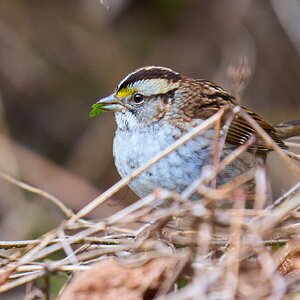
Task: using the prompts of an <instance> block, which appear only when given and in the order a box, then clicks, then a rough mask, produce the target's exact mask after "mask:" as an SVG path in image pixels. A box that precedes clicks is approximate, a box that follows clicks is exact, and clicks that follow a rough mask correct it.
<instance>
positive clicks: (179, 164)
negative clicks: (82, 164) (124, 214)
mask: <svg viewBox="0 0 300 300" xmlns="http://www.w3.org/2000/svg"><path fill="white" fill-rule="evenodd" d="M211 134H212V133H211ZM211 134H210V135H211ZM180 136H181V132H180V130H179V129H177V128H175V127H171V126H169V125H166V126H164V128H162V127H161V126H158V125H154V126H151V127H150V128H149V127H148V128H147V130H141V129H140V130H135V131H124V130H120V129H118V130H117V132H116V136H115V139H114V157H115V164H116V167H117V169H118V172H119V174H120V175H121V177H124V176H126V175H128V174H130V173H131V172H132V171H133V170H134V169H136V168H138V167H140V166H141V165H143V164H145V163H147V162H148V161H149V160H150V159H151V158H152V157H153V156H155V155H156V154H157V153H159V152H161V151H162V150H164V149H165V148H167V147H168V146H169V145H171V144H172V143H174V141H175V140H176V139H178V138H179V137H180ZM211 153H212V150H211V140H210V139H207V138H205V137H203V136H198V137H197V138H195V139H194V140H191V141H189V142H187V143H186V144H184V145H182V146H180V147H179V148H178V149H177V150H176V151H174V152H172V153H171V154H169V155H168V156H167V157H165V158H163V159H162V160H161V161H159V162H158V163H157V164H155V165H154V166H152V167H151V168H149V169H148V170H146V171H145V172H144V173H142V174H141V175H140V176H138V177H137V178H136V179H134V180H133V181H132V182H131V183H130V187H131V188H132V189H133V190H134V191H135V192H136V194H138V195H139V196H140V197H144V196H146V195H147V194H149V193H150V192H152V191H153V190H154V189H155V188H157V187H161V188H166V189H169V190H173V191H177V192H182V191H183V190H184V189H185V188H186V187H187V186H188V185H189V184H190V183H191V182H192V181H194V180H195V179H197V178H198V177H199V176H200V175H201V170H202V168H203V166H204V165H205V164H209V163H211V161H210V160H211Z"/></svg>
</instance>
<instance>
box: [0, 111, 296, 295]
mask: <svg viewBox="0 0 300 300" xmlns="http://www.w3.org/2000/svg"><path fill="white" fill-rule="evenodd" d="M228 111H229V113H228ZM224 112H225V110H221V111H219V112H218V113H217V114H215V115H214V116H213V117H211V118H210V119H208V120H207V121H205V122H203V123H202V124H201V125H199V126H198V127H196V128H195V129H194V130H193V131H192V132H190V133H188V134H187V135H185V136H183V137H182V138H181V139H179V140H178V141H177V142H175V143H174V144H173V145H171V146H170V147H168V148H167V149H166V150H165V151H163V152H161V153H159V154H158V155H157V156H155V157H154V158H153V159H152V160H151V161H149V162H148V163H147V164H146V165H144V166H142V167H140V168H138V169H137V170H135V171H134V172H133V173H132V174H131V175H130V176H128V177H126V178H124V179H122V180H121V181H119V182H118V183H116V184H115V185H114V186H112V187H111V188H110V189H108V190H107V191H106V192H104V193H103V194H101V195H100V196H99V197H97V198H96V199H94V200H93V201H92V202H91V203H89V204H88V205H86V206H85V207H83V208H82V209H81V210H80V211H79V212H78V213H77V214H75V215H74V214H72V213H71V210H69V209H68V208H66V207H64V206H62V205H60V204H59V203H60V201H58V202H57V201H53V202H54V203H55V204H56V205H58V206H59V207H60V208H61V210H62V211H64V213H65V215H66V219H65V220H64V221H63V222H61V224H60V225H59V226H58V227H57V228H55V229H53V230H51V231H50V232H48V233H45V234H44V235H43V236H42V237H40V238H39V239H36V240H17V241H0V249H2V250H1V251H2V252H3V253H1V254H0V265H1V269H0V293H3V292H5V291H9V290H12V289H15V288H16V287H18V286H21V285H24V284H31V283H33V282H36V281H37V279H39V278H43V279H44V280H45V289H44V290H46V293H44V294H45V295H46V294H47V293H49V289H50V288H51V284H50V283H51V280H50V281H49V278H51V276H55V274H57V272H59V273H63V274H65V275H66V276H67V277H70V274H73V273H75V274H76V273H78V271H82V272H90V273H88V274H94V275H93V276H89V275H88V276H86V277H85V278H86V279H85V280H81V281H80V280H79V283H78V282H77V283H76V288H78V289H80V291H81V292H82V291H84V293H87V294H85V296H86V298H87V299H88V298H89V296H87V295H90V296H91V294H90V293H92V290H93V289H92V288H91V286H93V278H98V277H97V276H100V277H99V278H101V282H107V285H108V286H111V284H113V282H112V280H116V281H118V280H119V282H121V283H122V284H123V285H122V284H120V288H121V287H122V286H123V287H124V286H125V285H126V288H127V290H128V292H129V291H131V292H136V291H144V293H146V294H147V293H151V297H152V298H151V297H150V296H149V297H150V298H149V299H154V297H157V298H156V299H172V300H173V299H177V300H183V299H254V298H253V293H254V291H255V299H282V298H284V297H288V296H292V295H294V294H293V293H294V291H295V285H297V284H298V285H299V282H300V276H299V274H300V272H298V273H297V271H299V268H300V260H299V256H298V254H299V253H300V240H299V239H298V236H299V232H300V226H299V224H298V221H299V219H300V213H299V211H298V209H299V208H300V182H299V181H298V182H297V183H296V184H295V185H294V186H292V187H291V188H290V189H289V190H288V191H286V192H285V193H283V195H282V196H280V197H279V198H278V199H271V193H270V188H269V179H268V176H267V173H266V169H265V165H264V163H263V162H262V161H258V163H257V165H256V166H255V167H254V168H253V169H251V170H249V171H248V172H246V173H244V174H241V175H239V176H237V177H235V178H233V179H232V180H231V181H229V182H227V183H225V184H222V185H218V176H219V174H220V172H222V171H224V169H225V167H226V166H228V165H230V164H231V163H232V161H234V160H235V159H237V158H238V157H239V156H240V155H241V154H243V153H244V152H245V151H247V150H248V149H249V147H250V146H251V149H252V148H253V147H254V143H255V138H254V137H251V138H250V139H249V140H248V141H247V142H246V143H245V144H244V145H241V146H240V147H238V148H236V149H235V150H234V151H232V152H229V153H226V152H225V151H224V145H225V139H226V134H227V131H228V126H229V125H230V123H231V121H232V118H233V116H234V115H236V114H239V116H240V117H241V118H244V119H245V120H246V121H247V122H248V123H250V124H251V125H252V126H253V128H255V130H256V131H257V134H258V135H260V136H261V137H262V139H263V140H264V141H265V142H266V144H267V145H268V146H269V147H271V148H272V149H274V151H276V152H277V153H278V154H279V157H280V159H282V161H283V162H284V163H285V166H286V168H287V169H288V170H289V171H290V172H291V173H293V174H294V175H296V176H298V178H300V170H299V167H298V166H297V165H296V161H294V160H293V159H292V158H291V157H293V158H295V155H296V154H293V155H291V152H287V151H284V150H282V149H280V148H279V147H278V146H277V145H276V144H275V142H273V141H272V140H271V139H270V137H269V136H268V135H267V134H266V132H265V131H264V130H263V129H262V128H261V127H260V126H259V125H258V124H257V123H256V122H255V120H253V119H252V118H251V117H250V116H249V115H248V114H246V113H244V112H243V111H241V110H240V108H239V107H235V108H226V112H227V114H226V118H227V119H226V120H225V123H224V124H225V125H224V126H222V123H221V118H222V117H223V116H224ZM212 127H214V128H216V129H217V131H219V130H220V133H216V135H215V141H214V151H213V153H214V154H213V158H212V161H211V162H208V166H206V167H205V168H204V169H203V173H202V176H201V177H200V178H199V179H197V180H196V181H195V182H193V183H192V184H191V185H190V186H189V187H188V188H187V189H186V190H185V191H184V192H183V193H182V194H181V195H179V194H177V193H175V192H172V191H168V190H163V189H158V190H156V191H154V192H153V193H152V194H150V195H148V196H147V197H145V198H143V199H140V200H138V201H136V202H134V203H133V204H131V205H129V206H127V207H125V208H123V209H121V210H119V211H117V212H116V213H114V214H112V215H110V216H109V217H106V218H101V219H90V220H84V219H83V218H84V217H86V215H87V214H88V213H89V212H91V211H92V210H93V209H95V208H96V207H97V206H99V205H101V204H102V203H103V202H105V201H106V200H108V199H109V198H110V197H111V196H112V195H113V194H115V193H116V192H117V191H119V190H120V189H121V188H123V187H125V186H126V185H127V184H128V183H129V182H130V180H132V179H134V178H135V177H136V176H138V175H139V174H141V173H142V172H144V171H145V170H146V169H147V168H149V167H151V166H152V165H153V164H155V163H157V162H158V161H159V160H160V159H162V158H163V157H165V156H166V155H168V154H170V153H171V152H172V151H174V150H175V149H177V148H178V147H180V146H181V145H183V144H184V143H186V142H187V141H188V140H190V139H193V138H194V137H195V136H196V135H197V134H199V133H202V132H204V131H205V130H207V129H209V128H212ZM221 153H222V155H221ZM0 176H1V177H2V178H4V179H6V180H8V181H10V182H12V183H14V184H16V185H17V186H19V187H20V188H25V189H27V190H30V191H32V192H36V193H37V194H39V195H42V196H45V194H44V193H43V192H42V191H40V190H38V189H35V188H32V187H29V186H27V185H26V184H23V183H21V182H19V181H16V180H15V179H13V178H10V177H9V176H7V175H6V174H2V175H1V174H0ZM249 182H255V183H256V184H255V190H254V193H252V194H250V195H249V193H248V191H247V189H246V188H245V184H246V183H249ZM46 195H47V194H46ZM46 198H47V197H46ZM191 198H192V199H193V201H191ZM47 199H49V200H51V199H52V198H51V197H50V198H49V197H48V198H47ZM52 200H53V199H52ZM52 200H51V201H52ZM272 201H273V202H272ZM271 202H272V203H273V204H269V203H271ZM249 204H250V205H251V206H252V207H253V208H251V209H250V208H248V205H249ZM5 249H8V250H9V251H7V253H6V252H4V251H5ZM57 253H59V254H60V258H55V257H56V256H53V254H57ZM169 260H170V262H172V264H173V265H172V266H173V267H172V271H171V272H166V270H170V269H169V268H171V265H169V264H168V261H169ZM110 262H112V265H110ZM102 265H104V266H107V267H106V268H108V266H109V269H107V272H108V273H107V274H110V273H109V272H112V270H114V269H115V270H118V271H117V272H116V273H115V274H113V276H112V277H109V278H108V277H105V274H106V273H105V272H103V269H102V268H101V266H102ZM152 265H155V268H153V269H152V268H151V267H150V266H152ZM145 270H147V273H143V274H144V275H142V276H141V275H133V274H140V273H139V272H144V271H145ZM93 272H94V273H93ZM95 272H96V273H95ZM83 274H86V273H83ZM122 274H123V275H122ZM291 274H295V275H294V276H296V277H293V279H291V278H292V275H291ZM297 274H298V275H297ZM107 276H108V275H107ZM110 276H111V275H110ZM121 276H123V277H121ZM133 276H137V277H133ZM75 277H76V276H75ZM128 278H131V279H134V280H135V281H134V282H135V283H136V284H137V286H139V289H137V288H135V289H134V291H133V290H131V285H130V282H132V280H131V281H128V280H127V279H128ZM72 282H73V280H71V282H70V283H69V281H68V284H67V285H66V292H62V295H61V296H60V297H61V299H62V300H65V299H68V298H64V297H65V295H67V294H68V293H69V292H70V288H71V287H72ZM75 282H76V281H75ZM96 287H97V288H98V287H99V291H98V290H97V292H98V293H105V291H104V290H105V289H102V290H101V288H100V287H101V284H100V283H98V284H97V285H96ZM38 290H39V291H43V289H38ZM33 291H34V289H33V288H32V287H31V289H29V292H28V297H29V296H30V295H35V294H34V292H33ZM94 291H95V290H94ZM114 292H115V293H117V295H118V296H117V298H119V299H121V298H122V296H120V295H121V294H120V293H121V291H120V290H118V289H117V288H116V286H115V290H114ZM118 293H119V294H118ZM45 295H44V296H45ZM102 295H103V294H102ZM147 295H148V294H147ZM149 295H150V294H149ZM45 297H46V296H45ZM99 297H100V298H101V295H99ZM141 297H142V296H141ZM143 297H144V295H143ZM103 299H105V297H103ZM141 299H142V298H141Z"/></svg>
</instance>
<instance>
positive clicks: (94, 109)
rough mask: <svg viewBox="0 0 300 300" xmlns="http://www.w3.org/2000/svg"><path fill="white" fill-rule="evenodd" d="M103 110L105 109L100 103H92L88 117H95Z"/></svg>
mask: <svg viewBox="0 0 300 300" xmlns="http://www.w3.org/2000/svg"><path fill="white" fill-rule="evenodd" d="M103 112H105V109H103V104H101V103H95V104H93V105H92V110H91V111H90V113H89V117H90V118H95V117H97V116H99V115H100V114H102V113H103Z"/></svg>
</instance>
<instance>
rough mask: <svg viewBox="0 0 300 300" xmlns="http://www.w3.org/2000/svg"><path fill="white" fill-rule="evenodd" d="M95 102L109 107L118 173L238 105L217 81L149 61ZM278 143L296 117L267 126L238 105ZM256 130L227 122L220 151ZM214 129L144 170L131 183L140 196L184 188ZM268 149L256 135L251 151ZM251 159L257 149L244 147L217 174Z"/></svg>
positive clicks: (230, 173)
mask: <svg viewBox="0 0 300 300" xmlns="http://www.w3.org/2000/svg"><path fill="white" fill-rule="evenodd" d="M97 103H99V104H100V105H101V109H103V110H106V111H114V112H115V118H116V122H117V130H116V135H115V138H114V147H113V154H114V158H115V164H116V167H117V169H118V171H119V173H120V175H121V176H122V177H124V176H126V175H128V174H130V173H131V172H132V171H133V170H134V169H136V168H137V167H139V166H141V165H142V164H144V163H146V162H147V161H149V160H150V159H151V158H152V157H153V156H154V155H156V154H157V153H159V152H160V151H162V150H164V149H165V148H166V147H168V146H169V145H170V144H172V143H173V142H174V141H175V140H177V139H178V138H179V137H180V136H182V135H183V134H185V133H186V132H188V131H190V130H191V129H192V128H194V127H195V126H196V125H198V124H200V123H201V122H203V120H205V119H207V118H209V117H210V116H212V115H213V114H214V113H215V112H217V111H218V110H219V109H220V108H221V107H224V106H225V105H228V104H229V105H237V102H236V99H235V98H234V97H233V96H232V95H230V94H229V93H227V92H226V91H225V90H223V89H222V88H221V87H219V86H217V85H216V84H214V83H212V82H210V81H206V80H198V79H193V78H190V77H188V76H184V75H181V74H179V73H177V72H175V71H173V70H171V69H168V68H163V67H156V66H149V67H144V68H140V69H138V70H136V71H134V72H132V73H130V74H129V75H128V76H126V77H125V78H124V79H123V80H122V81H121V82H120V83H119V85H118V87H117V89H116V91H115V92H114V93H113V94H112V95H110V96H108V97H106V98H103V99H101V100H99V101H98V102H97ZM242 109H243V110H245V111H246V112H247V113H248V114H250V115H251V116H252V118H254V119H255V120H256V121H257V123H258V124H259V125H260V126H261V127H262V128H263V129H264V130H265V131H266V132H267V133H268V134H269V135H270V137H271V138H272V139H273V140H274V141H275V142H276V143H277V144H278V145H279V146H280V147H282V148H285V147H286V146H285V144H284V142H283V141H282V140H283V139H285V138H288V137H291V136H294V135H297V134H300V121H294V122H289V123H285V124H282V125H281V126H277V127H272V126H271V125H269V124H268V123H267V122H265V121H264V120H263V119H262V118H261V117H260V116H259V115H257V114H255V113H253V112H251V111H249V110H248V109H246V108H242ZM253 134H255V130H254V129H253V128H252V127H251V126H250V125H249V124H247V122H245V121H244V120H243V119H242V118H239V117H236V118H234V119H233V121H232V122H231V125H230V128H229V130H228V134H227V136H226V143H225V146H224V149H223V152H224V154H228V153H230V152H231V151H232V150H234V149H235V148H236V147H237V146H239V145H241V144H243V143H245V142H246V141H247V140H248V139H249V138H250V137H251V136H252V135H253ZM213 138H214V129H210V130H208V131H206V132H205V133H204V134H201V135H199V136H197V137H196V138H194V139H193V140H191V141H189V142H187V143H186V144H184V145H182V146H181V147H179V148H178V149H177V150H176V151H174V152H172V153H171V154H170V155H168V156H167V157H165V158H163V159H162V160H161V161H159V162H158V163H157V164H155V165H154V166H152V167H151V168H149V169H148V170H146V171H145V172H144V173H142V174H141V175H140V176H138V177H137V178H136V179H134V180H133V181H132V182H131V184H130V187H131V188H132V189H133V190H134V191H135V192H136V194H138V195H139V196H140V197H143V196H145V195H147V194H148V193H150V192H151V191H153V190H154V189H155V188H157V187H162V188H166V189H170V190H175V191H177V192H181V191H183V190H184V189H185V188H186V187H187V186H188V185H189V184H190V183H191V182H193V181H194V180H195V179H197V178H198V177H199V176H200V175H201V171H202V169H203V166H204V165H206V164H210V163H211V161H212V153H213ZM269 150H270V149H269V148H268V147H267V146H266V144H265V143H264V141H263V140H262V139H261V138H260V137H257V138H256V142H255V152H256V154H257V155H258V156H261V157H265V156H266V153H267V152H268V151H269ZM255 163H256V155H254V153H253V151H248V152H245V153H243V154H242V155H240V156H239V157H238V158H237V159H235V160H234V161H233V162H232V163H231V164H230V165H229V166H227V167H226V168H225V170H224V171H223V172H222V173H221V174H220V176H219V178H218V182H219V183H223V182H226V181H228V180H230V179H231V178H233V177H235V176H238V175H240V174H242V173H244V172H245V171H247V170H249V168H251V167H253V166H254V165H255Z"/></svg>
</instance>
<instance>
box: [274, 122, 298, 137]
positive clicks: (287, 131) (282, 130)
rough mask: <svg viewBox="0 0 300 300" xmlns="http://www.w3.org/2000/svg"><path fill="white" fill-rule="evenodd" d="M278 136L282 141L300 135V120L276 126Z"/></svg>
mask: <svg viewBox="0 0 300 300" xmlns="http://www.w3.org/2000/svg"><path fill="white" fill-rule="evenodd" d="M274 128H275V130H276V135H277V136H278V137H279V138H281V139H282V140H285V139H288V138H290V137H293V136H297V135H300V120H294V121H290V122H286V123H281V124H278V125H275V126H274Z"/></svg>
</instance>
